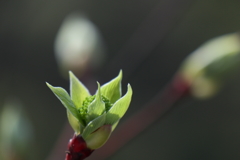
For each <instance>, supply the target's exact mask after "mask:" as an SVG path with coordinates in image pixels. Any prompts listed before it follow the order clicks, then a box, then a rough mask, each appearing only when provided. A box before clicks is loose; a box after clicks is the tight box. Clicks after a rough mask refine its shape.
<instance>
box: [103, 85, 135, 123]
mask: <svg viewBox="0 0 240 160" xmlns="http://www.w3.org/2000/svg"><path fill="white" fill-rule="evenodd" d="M131 99H132V88H131V86H130V84H128V91H127V93H126V94H125V95H124V96H123V97H122V98H121V99H119V100H118V101H117V102H116V103H115V104H113V106H112V108H111V109H110V110H109V111H108V112H107V115H106V122H105V124H111V125H113V124H115V123H116V122H117V121H118V120H119V119H120V118H122V117H123V115H124V114H125V113H126V111H127V109H128V107H129V105H130V102H131Z"/></svg>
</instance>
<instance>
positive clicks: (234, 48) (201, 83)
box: [178, 33, 240, 98]
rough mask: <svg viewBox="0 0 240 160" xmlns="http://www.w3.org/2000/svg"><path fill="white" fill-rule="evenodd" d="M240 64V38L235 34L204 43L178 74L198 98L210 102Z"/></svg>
mask: <svg viewBox="0 0 240 160" xmlns="http://www.w3.org/2000/svg"><path fill="white" fill-rule="evenodd" d="M239 64H240V37H239V33H233V34H227V35H223V36H220V37H217V38H214V39H212V40H209V41H207V42H206V43H204V44H203V45H202V46H201V47H199V48H198V49H197V50H195V51H194V52H193V53H192V54H191V55H189V56H188V57H187V58H186V60H185V61H184V62H183V64H182V66H181V68H180V70H179V72H178V73H179V75H181V77H182V78H183V79H185V80H186V81H187V82H188V83H189V84H190V85H191V92H192V94H193V95H194V96H196V97H198V98H207V97H210V96H212V95H214V94H215V93H216V92H217V91H218V90H219V88H220V87H221V86H222V84H223V82H224V80H225V79H226V78H228V77H229V76H230V75H231V74H232V73H234V71H235V70H236V69H237V66H238V65H239Z"/></svg>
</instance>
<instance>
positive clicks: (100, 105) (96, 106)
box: [87, 82, 105, 122]
mask: <svg viewBox="0 0 240 160" xmlns="http://www.w3.org/2000/svg"><path fill="white" fill-rule="evenodd" d="M97 84H98V90H97V93H96V97H95V99H94V100H93V101H92V103H91V104H90V105H89V107H88V113H87V115H88V122H90V121H92V120H93V119H95V118H97V117H98V116H100V115H101V114H102V113H103V112H104V111H105V103H104V102H103V101H102V96H101V90H100V84H99V83H98V82H97Z"/></svg>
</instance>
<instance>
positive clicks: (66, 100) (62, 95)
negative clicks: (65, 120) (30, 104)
mask: <svg viewBox="0 0 240 160" xmlns="http://www.w3.org/2000/svg"><path fill="white" fill-rule="evenodd" d="M46 84H47V86H48V87H49V88H50V89H51V90H52V92H53V93H54V94H55V96H56V97H57V98H58V99H59V100H60V101H61V102H62V104H63V106H64V107H65V108H66V109H67V110H68V111H69V112H70V113H71V114H72V115H73V116H74V117H76V118H77V119H78V120H79V121H80V123H81V122H82V121H81V119H80V117H79V114H78V111H77V109H76V108H75V106H74V104H73V102H72V100H71V98H70V96H69V95H68V93H67V91H66V90H65V89H63V88H61V87H53V86H52V85H50V84H49V83H46Z"/></svg>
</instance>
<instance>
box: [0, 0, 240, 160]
mask: <svg viewBox="0 0 240 160" xmlns="http://www.w3.org/2000/svg"><path fill="white" fill-rule="evenodd" d="M239 6H240V1H238V0H228V1H225V0H218V1H217V0H201V1H200V0H148V1H143V0H141V1H139V0H138V1H137V0H132V1H127V0H114V1H106V0H103V1H99V0H88V1H86V0H77V1H76V0H75V1H65V0H57V1H56V0H53V1H46V0H44V1H40V0H22V1H17V0H8V1H7V0H2V1H0V56H1V58H0V65H1V67H0V75H1V76H0V111H1V110H3V108H4V106H5V104H6V100H7V99H8V100H9V97H17V99H18V100H19V101H20V102H21V109H22V110H24V117H27V119H28V120H29V121H30V123H31V129H32V131H31V134H32V136H30V137H31V138H32V142H29V143H31V144H29V150H28V152H29V153H34V155H33V156H32V157H33V158H32V157H31V158H28V159H35V160H43V159H51V158H49V156H50V155H51V154H52V152H53V150H54V148H56V143H57V141H58V139H59V137H60V136H63V130H64V136H63V137H65V138H66V139H65V140H64V142H65V143H63V146H61V147H62V148H61V149H62V151H61V152H59V159H64V154H65V150H66V149H67V142H68V140H69V139H70V138H71V137H72V135H73V131H72V129H71V128H70V127H69V126H68V124H67V116H66V110H65V109H64V107H63V106H62V104H61V103H60V102H59V100H58V99H57V98H56V97H55V96H54V95H53V93H52V92H51V91H50V90H49V88H48V87H47V86H46V84H45V82H46V81H47V82H49V83H50V84H52V85H54V86H62V87H63V88H65V89H68V88H69V81H68V79H67V78H66V75H67V73H68V72H67V70H68V69H71V70H73V71H74V73H75V74H76V75H77V76H78V77H79V78H80V79H81V81H82V82H83V83H84V84H86V86H87V87H88V88H90V90H91V92H92V93H94V92H95V89H96V87H97V85H96V81H99V82H100V83H101V84H103V83H105V82H107V81H109V80H110V79H112V78H113V77H115V76H116V75H117V74H118V72H119V70H120V69H123V82H122V86H123V93H125V92H126V88H127V87H126V86H127V83H130V84H131V85H132V87H133V90H134V95H133V99H132V103H131V106H130V108H129V110H128V112H127V114H126V116H125V117H124V118H123V119H122V122H124V121H126V120H127V119H128V118H129V117H131V115H132V114H133V113H135V112H137V111H138V110H139V109H141V108H142V107H143V106H144V105H145V104H147V103H148V102H149V101H150V100H151V99H152V98H153V97H154V96H155V95H156V94H157V93H159V92H160V91H161V90H162V89H163V88H164V86H165V85H166V84H168V82H169V81H170V80H171V79H172V77H173V75H174V74H175V72H176V71H177V70H178V68H179V66H180V64H181V63H182V61H183V60H184V58H186V57H187V55H189V54H190V53H191V52H193V51H194V50H195V49H196V48H198V47H199V46H200V45H201V44H203V43H204V42H205V41H207V40H209V39H211V38H213V37H217V36H220V35H223V34H226V33H232V32H236V31H238V30H239V28H240V20H239V17H240V10H239ZM79 15H80V16H79ZM74 16H75V17H74ZM74 18H75V19H77V20H76V21H77V22H76V21H74ZM68 22H69V23H68ZM75 22H76V25H74V23H75ZM68 24H69V26H70V27H69V26H68ZM71 24H72V25H73V26H78V25H79V27H77V28H81V30H82V31H84V33H78V31H76V32H74V33H70V32H71V31H74V27H73V28H71ZM66 28H70V29H66ZM75 28H76V27H75ZM65 30H66V35H68V34H67V33H68V32H69V34H70V35H72V37H74V36H75V39H76V40H75V41H74V42H72V43H75V42H76V43H78V42H79V43H80V42H81V43H83V45H82V48H83V54H82V55H81V56H78V55H76V52H77V51H79V50H81V47H79V46H78V44H76V46H75V45H73V46H71V45H70V49H69V48H68V47H69V46H68V45H67V44H68V43H69V44H72V43H70V42H69V41H71V40H69V41H68V38H69V37H66V36H65ZM78 35H79V37H82V38H79V39H78ZM72 37H71V36H70V38H69V39H71V38H72ZM76 37H77V38H76ZM73 39H74V38H73ZM64 40H66V41H64ZM64 45H66V46H64ZM61 47H63V48H61ZM74 47H75V48H74ZM65 53H66V54H67V56H66V55H65ZM71 57H73V58H72V59H71ZM82 57H84V59H85V61H84V62H82V63H81V64H80V61H81V59H82ZM64 60H67V61H64ZM78 60H79V64H78ZM86 62H87V63H86ZM239 73H240V70H239V71H238V72H237V74H235V75H234V76H233V77H232V78H231V79H229V80H228V81H227V83H226V85H225V86H224V87H223V88H222V90H221V91H220V92H218V93H217V94H216V95H215V96H214V97H212V98H209V99H207V100H200V99H196V98H194V97H191V96H190V97H187V98H185V99H183V100H181V101H180V102H178V103H177V104H176V106H177V107H176V108H175V109H174V110H173V111H172V112H171V113H169V114H168V115H166V116H164V117H163V118H161V119H159V120H158V121H156V122H155V123H153V124H152V125H150V126H149V127H148V128H147V129H146V130H145V131H144V132H142V133H140V134H139V135H138V136H136V137H135V138H134V139H132V140H131V141H130V142H129V143H128V144H127V145H125V146H124V147H123V148H122V149H120V150H119V151H118V152H117V153H115V154H114V155H112V156H111V157H110V158H109V159H111V160H122V159H138V160H144V159H152V160H155V159H156V160H157V159H161V160H193V159H194V160H215V159H216V160H225V159H232V160H235V159H236V160H239V159H240V152H239V149H240V98H239V96H240V74H239ZM16 106H18V105H16ZM145 118H146V119H147V118H148V117H145ZM10 121H11V120H10ZM0 124H1V123H0ZM126 132H127V131H126ZM30 137H29V138H30ZM119 139H120V138H119ZM30 146H31V147H30ZM57 146H58V145H57ZM58 147H59V146H58ZM93 154H94V153H93ZM26 159H27V158H26Z"/></svg>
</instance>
